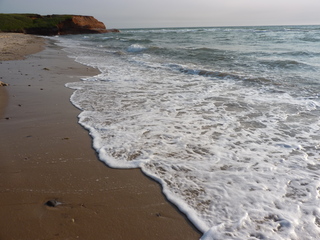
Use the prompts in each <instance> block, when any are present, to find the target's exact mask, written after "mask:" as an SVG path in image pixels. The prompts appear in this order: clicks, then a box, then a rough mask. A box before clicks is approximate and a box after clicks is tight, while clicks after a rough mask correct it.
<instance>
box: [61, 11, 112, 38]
mask: <svg viewBox="0 0 320 240" xmlns="http://www.w3.org/2000/svg"><path fill="white" fill-rule="evenodd" d="M57 27H58V34H59V35H64V34H83V33H106V32H108V30H107V29H106V26H105V25H104V24H103V23H102V22H100V21H98V20H97V19H95V18H94V17H91V16H72V19H70V20H66V21H64V22H62V23H59V24H58V26H57Z"/></svg>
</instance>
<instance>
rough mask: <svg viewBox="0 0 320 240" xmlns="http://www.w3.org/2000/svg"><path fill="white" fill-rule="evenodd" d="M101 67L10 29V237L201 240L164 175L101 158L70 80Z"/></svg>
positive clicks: (6, 148) (3, 109)
mask: <svg viewBox="0 0 320 240" xmlns="http://www.w3.org/2000/svg"><path fill="white" fill-rule="evenodd" d="M45 46H46V47H45ZM43 49H44V50H43ZM41 50H42V51H41ZM28 54H32V55H28ZM26 55H28V56H26ZM25 56H26V57H25ZM23 58H25V59H24V60H19V59H23ZM7 60H13V61H7ZM97 73H98V71H97V70H96V69H92V68H89V67H86V66H83V65H81V64H78V63H76V62H74V61H73V60H72V59H70V58H68V57H67V55H66V53H65V52H63V51H62V50H61V49H60V48H59V47H57V46H56V45H54V43H53V42H52V41H50V40H44V39H42V38H37V37H35V36H29V35H23V34H3V33H1V34H0V78H1V79H0V81H2V82H5V83H7V84H9V86H6V87H0V132H1V134H0V146H1V147H0V160H1V161H0V209H1V210H0V226H1V227H0V239H1V240H7V239H166V240H168V239H183V240H185V239H199V238H200V237H201V233H199V232H198V231H197V229H195V228H194V227H193V225H192V224H191V223H190V222H189V221H188V220H187V219H186V217H185V216H184V215H183V214H181V213H180V212H179V211H178V210H177V209H176V208H175V207H174V206H173V205H172V204H170V203H169V202H168V201H167V200H166V199H165V197H164V196H163V194H162V192H161V186H160V185H159V184H158V183H156V182H155V181H153V180H151V179H149V178H147V177H146V176H145V175H143V174H142V173H141V171H140V170H139V169H134V170H117V169H111V168H109V167H107V166H105V165H104V164H103V163H102V162H100V161H99V160H98V158H97V156H96V153H95V151H94V150H93V149H92V147H91V145H92V141H91V138H90V136H89V134H88V132H87V131H86V130H85V129H83V128H82V127H81V126H80V125H79V124H78V123H77V121H78V120H77V116H78V114H79V113H80V110H78V109H77V108H75V107H74V106H73V105H72V104H71V103H70V101H69V98H70V96H71V94H72V90H71V89H68V88H66V87H65V86H64V85H65V83H68V82H74V81H79V80H80V79H81V78H82V77H84V76H92V75H95V74H97Z"/></svg>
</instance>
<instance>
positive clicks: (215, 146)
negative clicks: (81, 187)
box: [67, 46, 320, 240]
mask: <svg viewBox="0 0 320 240" xmlns="http://www.w3.org/2000/svg"><path fill="white" fill-rule="evenodd" d="M129 47H130V46H129ZM134 48H136V49H139V48H141V46H139V47H137V46H135V47H134ZM68 51H69V52H70V53H72V54H74V55H75V56H77V58H76V59H77V61H79V62H82V63H84V64H88V65H91V66H95V67H97V68H99V69H100V71H101V72H102V73H101V74H100V75H99V76H95V77H94V78H91V79H86V80H85V81H82V82H76V83H70V84H68V85H67V86H68V87H71V88H73V89H76V91H75V93H74V94H73V95H72V98H71V100H72V102H73V103H74V104H75V105H76V106H77V107H79V108H80V109H82V110H83V112H82V113H81V114H80V116H79V118H80V123H81V124H82V125H83V126H85V127H86V128H87V129H88V130H89V131H90V134H91V135H92V136H93V139H94V148H95V149H96V150H97V152H98V153H99V157H100V159H101V160H102V161H105V162H106V163H107V164H108V165H109V166H111V167H117V168H131V167H140V168H142V170H143V171H144V172H145V173H146V174H147V175H149V176H151V177H152V178H154V179H155V180H157V181H158V182H160V183H161V184H162V185H163V189H164V193H165V195H166V196H167V197H168V199H169V200H170V201H172V202H173V203H175V204H176V205H177V206H178V207H179V209H180V210H181V211H183V212H185V213H186V214H187V216H188V217H189V218H190V219H191V220H192V221H193V223H194V224H195V225H196V226H197V227H198V228H199V229H200V230H201V231H202V232H203V233H204V235H203V237H202V239H204V240H207V239H263V238H264V239H301V238H305V239H316V238H317V237H318V236H319V235H320V207H319V206H320V201H319V189H320V181H319V176H318V173H319V170H320V164H319V160H320V158H319V153H318V150H319V141H320V138H319V127H320V120H319V106H320V105H319V104H320V103H319V99H317V98H306V97H305V96H304V97H300V96H299V97H297V96H296V95H297V93H296V92H291V91H290V89H289V90H287V91H285V90H286V89H284V90H283V89H282V90H281V91H278V90H279V89H278V88H279V87H278V86H277V85H274V86H270V85H267V86H260V85H259V86H257V85H255V84H252V85H244V84H242V83H241V82H239V81H236V80H232V79H221V78H216V77H214V76H211V77H208V76H199V75H197V74H185V73H183V72H180V71H171V69H173V68H175V67H176V66H177V67H180V66H183V67H184V68H187V69H192V68H193V67H194V66H192V67H188V66H190V64H189V63H185V65H183V64H181V63H175V62H172V63H171V64H168V63H164V64H162V63H161V61H158V60H154V59H153V58H154V57H153V56H145V55H142V54H140V55H139V56H138V57H137V56H127V55H125V56H116V55H113V54H108V53H103V54H101V52H95V51H96V50H92V49H90V48H89V47H83V48H79V47H78V48H70V49H69V50H68ZM128 55H129V54H128ZM155 62H158V64H155ZM188 64H189V65H188ZM168 66H169V68H168ZM195 69H202V66H198V68H195ZM243 74H244V73H243ZM244 75H245V74H244ZM310 99H312V100H310Z"/></svg>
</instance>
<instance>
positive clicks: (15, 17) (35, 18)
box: [0, 14, 72, 32]
mask: <svg viewBox="0 0 320 240" xmlns="http://www.w3.org/2000/svg"><path fill="white" fill-rule="evenodd" d="M71 18H72V15H48V16H40V15H37V14H0V32H23V31H24V29H29V28H51V27H55V26H56V25H57V24H59V23H61V22H63V21H65V20H68V19H71Z"/></svg>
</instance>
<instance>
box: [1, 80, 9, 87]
mask: <svg viewBox="0 0 320 240" xmlns="http://www.w3.org/2000/svg"><path fill="white" fill-rule="evenodd" d="M5 86H8V84H7V83H4V82H1V81H0V87H5Z"/></svg>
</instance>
